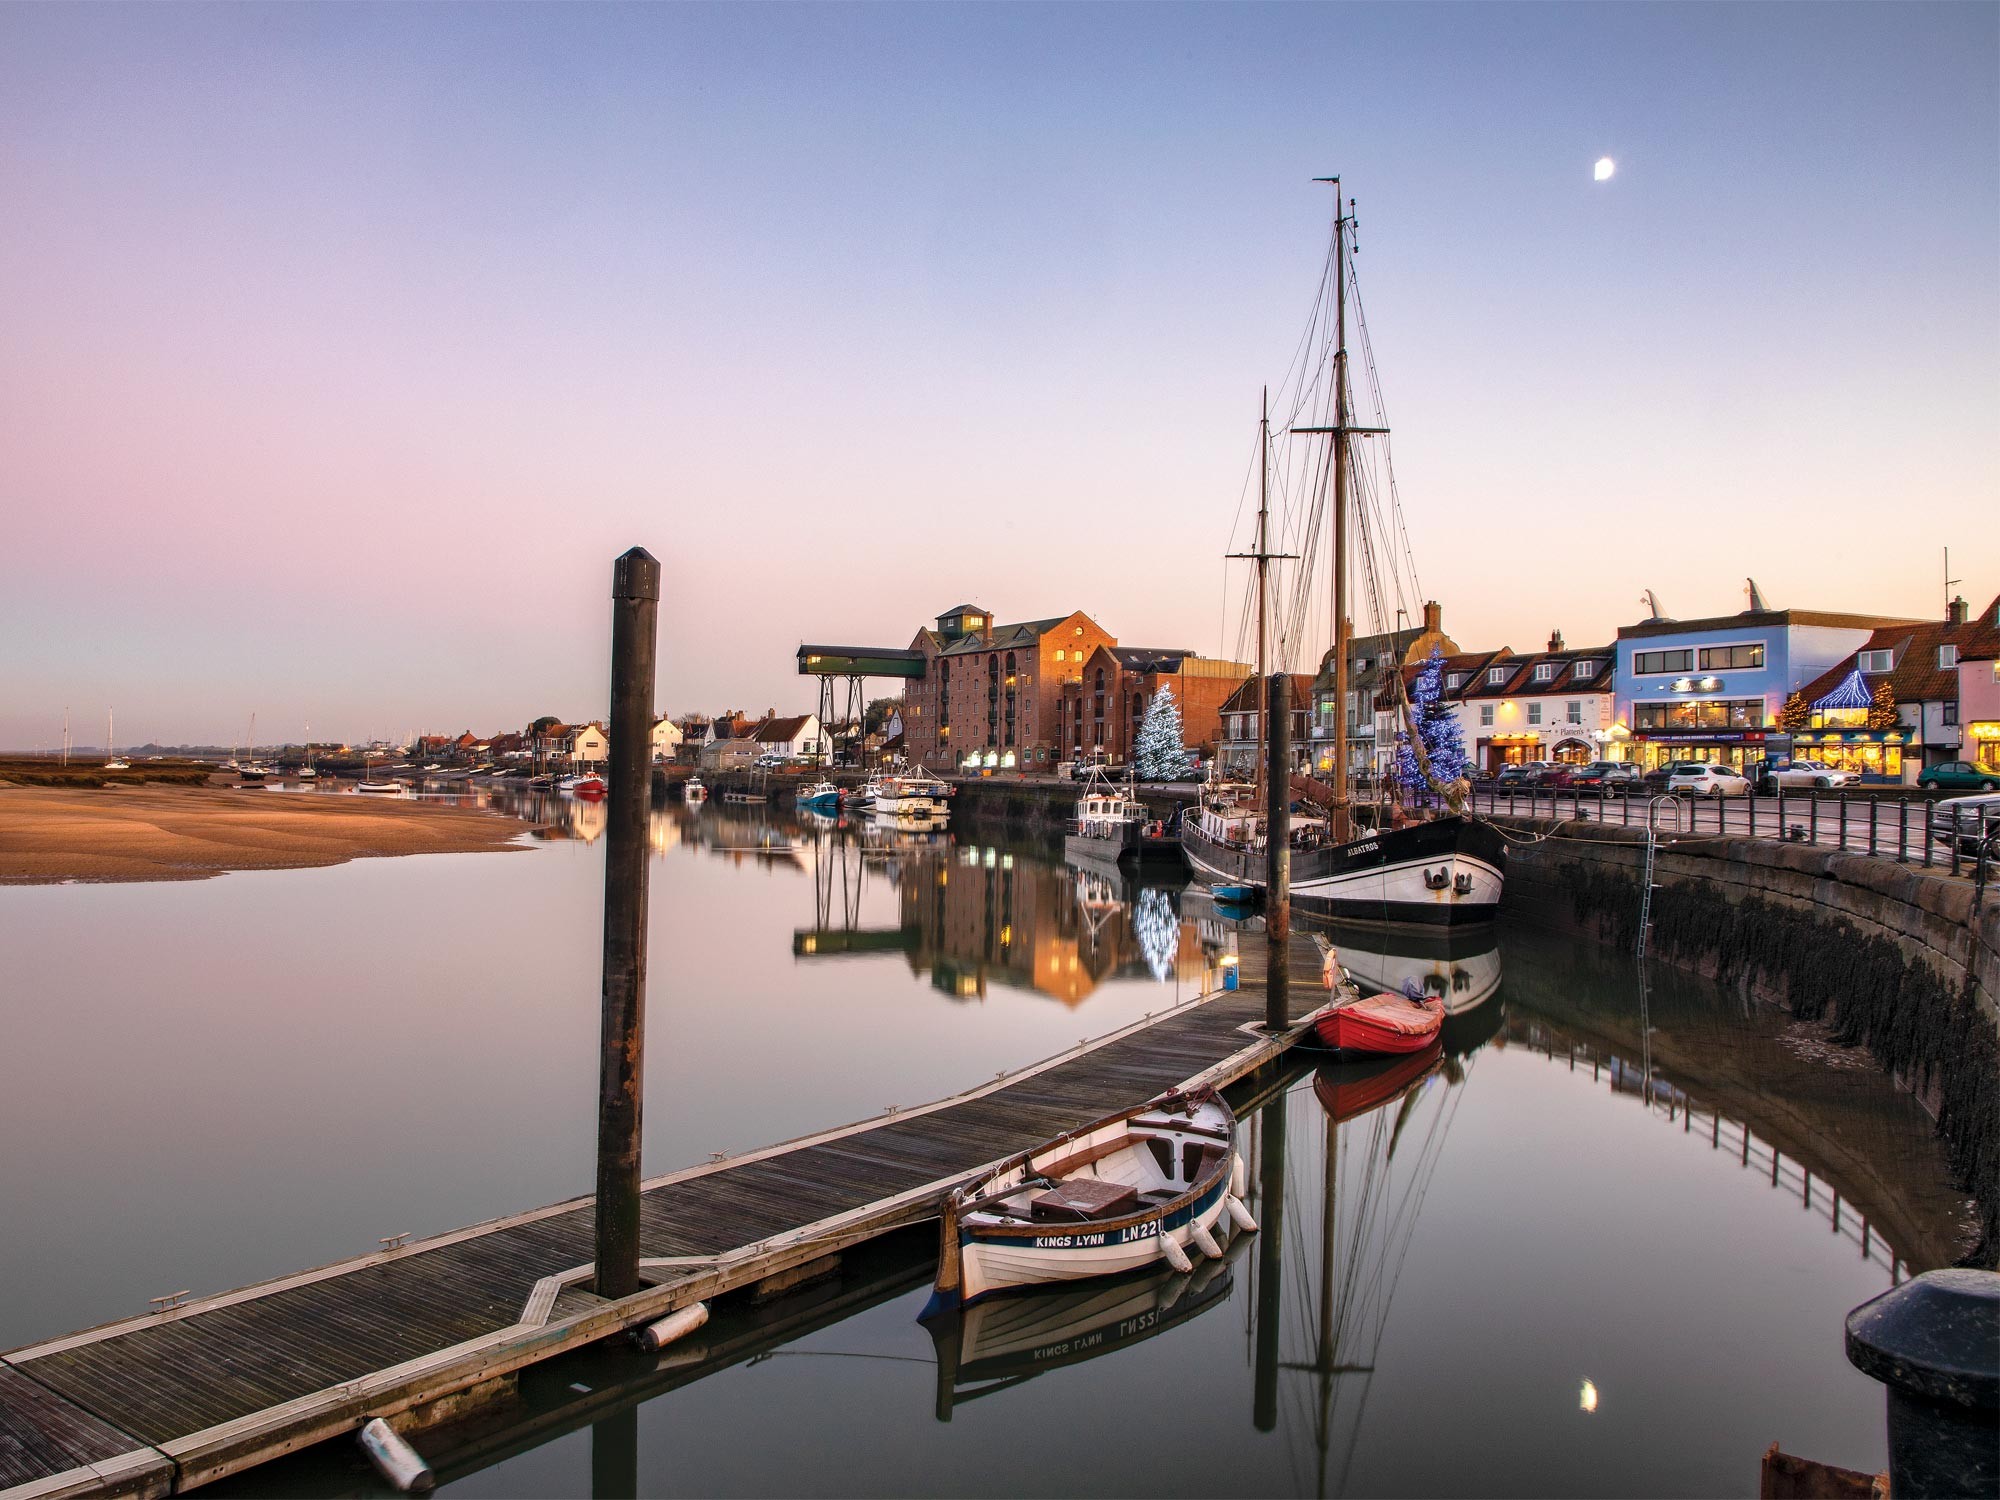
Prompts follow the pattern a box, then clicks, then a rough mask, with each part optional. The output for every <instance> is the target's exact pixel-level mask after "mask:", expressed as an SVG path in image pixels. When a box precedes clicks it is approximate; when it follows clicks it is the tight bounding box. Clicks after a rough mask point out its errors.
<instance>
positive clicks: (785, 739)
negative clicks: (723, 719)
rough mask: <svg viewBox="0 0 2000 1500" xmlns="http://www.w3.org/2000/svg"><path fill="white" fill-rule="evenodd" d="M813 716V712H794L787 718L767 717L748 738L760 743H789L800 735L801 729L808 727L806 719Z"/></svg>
mask: <svg viewBox="0 0 2000 1500" xmlns="http://www.w3.org/2000/svg"><path fill="white" fill-rule="evenodd" d="M811 717H812V715H811V714H793V715H792V716H791V717H790V718H785V719H766V720H765V721H764V722H763V723H761V724H759V725H758V726H757V728H756V730H755V731H754V732H753V733H752V734H750V735H748V736H746V738H749V739H753V740H755V741H757V743H759V744H760V745H789V744H790V743H791V742H792V741H793V740H795V739H797V738H798V737H799V731H800V730H802V729H804V728H805V727H806V720H807V719H810V718H811Z"/></svg>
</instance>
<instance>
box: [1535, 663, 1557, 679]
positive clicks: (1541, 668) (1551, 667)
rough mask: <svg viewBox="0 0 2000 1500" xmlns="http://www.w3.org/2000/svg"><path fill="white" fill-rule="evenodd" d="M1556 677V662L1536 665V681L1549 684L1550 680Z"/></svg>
mask: <svg viewBox="0 0 2000 1500" xmlns="http://www.w3.org/2000/svg"><path fill="white" fill-rule="evenodd" d="M1555 675H1556V664H1555V663H1554V662H1552V661H1538V662H1536V663H1535V681H1537V682H1547V681H1548V680H1549V679H1550V678H1552V677H1554V676H1555Z"/></svg>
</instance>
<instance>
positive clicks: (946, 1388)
mask: <svg viewBox="0 0 2000 1500" xmlns="http://www.w3.org/2000/svg"><path fill="white" fill-rule="evenodd" d="M1225 1228H1227V1230H1228V1233H1229V1234H1230V1235H1231V1238H1230V1239H1228V1240H1226V1241H1225V1242H1224V1244H1223V1253H1222V1257H1221V1258H1220V1259H1219V1260H1206V1259H1202V1260H1197V1261H1196V1263H1195V1266H1194V1269H1193V1270H1191V1271H1175V1270H1172V1269H1171V1268H1169V1267H1167V1266H1160V1267H1158V1268H1156V1269H1153V1270H1149V1271H1146V1272H1144V1273H1142V1274H1139V1275H1133V1276H1112V1277H1103V1278H1100V1279H1097V1280H1094V1281H1088V1282H1083V1283H1073V1284H1071V1285H1069V1286H1066V1287H1062V1288H1058V1289H1052V1290H1049V1291H1019V1292H1007V1293H1003V1294H1002V1295H1000V1296H997V1297H988V1298H985V1299H984V1300H982V1301H979V1302H975V1303H973V1304H972V1305H971V1306H969V1307H964V1308H960V1309H958V1310H956V1311H953V1312H948V1313H946V1314H945V1315H944V1316H942V1317H935V1318H932V1319H930V1320H929V1321H928V1322H926V1323H925V1324H924V1327H925V1328H926V1329H927V1330H928V1331H929V1333H930V1336H931V1343H932V1346H933V1347H934V1348H935V1350H936V1351H937V1419H938V1420H939V1421H940V1422H949V1421H950V1420H951V1412H952V1408H953V1407H954V1406H956V1405H958V1404H960V1403H963V1402H966V1401H972V1400H976V1399H977V1398H978V1397H980V1396H990V1395H992V1394H993V1393H994V1392H996V1391H1003V1390H1006V1389H1008V1388H1009V1387H1010V1386H1016V1385H1019V1384H1020V1383H1021V1382H1022V1381H1024V1380H1032V1379H1033V1378H1034V1377H1035V1376H1037V1375H1040V1374H1042V1373H1044V1372H1045V1371H1048V1370H1057V1369H1061V1368H1063V1367H1064V1366H1066V1365H1075V1364H1081V1363H1083V1362H1084V1361H1086V1360H1092V1359H1098V1358H1100V1357H1102V1356H1104V1355H1107V1354H1115V1353H1117V1352H1118V1351H1120V1350H1122V1349H1129V1348H1131V1347H1132V1346H1133V1345H1135V1344H1140V1343H1144V1342H1145V1341H1146V1340H1147V1339H1150V1338H1155V1337H1157V1336H1158V1335H1160V1334H1163V1333H1165V1332H1166V1331H1167V1330H1168V1329H1170V1328H1175V1327H1178V1326H1179V1325H1181V1324H1183V1323H1186V1322H1188V1321H1190V1320H1191V1319H1194V1318H1198V1317H1200V1316H1201V1315H1202V1314H1203V1313H1205V1312H1207V1311H1208V1310H1209V1309H1211V1308H1214V1307H1219V1306H1221V1305H1222V1304H1223V1303H1224V1302H1227V1301H1228V1300H1229V1293H1230V1289H1231V1286H1232V1284H1233V1276H1232V1269H1231V1268H1232V1266H1233V1264H1234V1262H1235V1261H1236V1259H1237V1258H1238V1257H1239V1256H1240V1255H1241V1254H1242V1253H1243V1246H1244V1245H1245V1244H1246V1243H1247V1240H1248V1237H1247V1236H1244V1235H1241V1234H1237V1233H1236V1232H1235V1231H1234V1228H1233V1226H1228V1221H1227V1220H1224V1221H1223V1224H1222V1225H1221V1226H1218V1229H1217V1233H1218V1234H1221V1233H1223V1232H1224V1229H1225Z"/></svg>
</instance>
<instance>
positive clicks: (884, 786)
mask: <svg viewBox="0 0 2000 1500" xmlns="http://www.w3.org/2000/svg"><path fill="white" fill-rule="evenodd" d="M950 799H951V788H950V787H948V786H946V785H945V784H944V783H943V782H941V781H932V780H931V779H930V778H929V777H925V776H887V777H884V778H883V779H882V781H881V783H880V784H879V785H878V786H877V787H876V788H875V798H874V802H873V804H872V805H871V806H870V807H869V809H868V810H869V812H870V813H872V814H873V815H874V816H876V817H889V818H896V819H899V820H906V819H915V820H929V819H933V818H943V817H946V816H948V815H949V814H950V812H951V801H950Z"/></svg>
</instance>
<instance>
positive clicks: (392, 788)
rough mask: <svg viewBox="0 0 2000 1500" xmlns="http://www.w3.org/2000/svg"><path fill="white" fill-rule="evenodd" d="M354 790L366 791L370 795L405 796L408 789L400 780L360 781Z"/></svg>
mask: <svg viewBox="0 0 2000 1500" xmlns="http://www.w3.org/2000/svg"><path fill="white" fill-rule="evenodd" d="M354 790H355V791H357V792H366V793H367V794H368V795H369V796H371V797H407V796H408V795H409V794H410V789H409V788H408V787H406V786H404V785H403V783H402V782H400V781H360V782H356V783H355V786H354Z"/></svg>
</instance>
